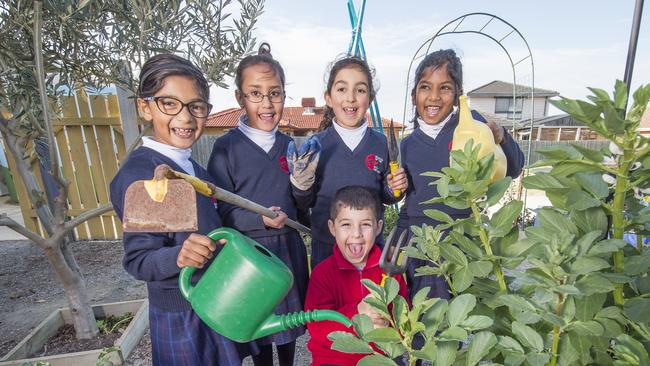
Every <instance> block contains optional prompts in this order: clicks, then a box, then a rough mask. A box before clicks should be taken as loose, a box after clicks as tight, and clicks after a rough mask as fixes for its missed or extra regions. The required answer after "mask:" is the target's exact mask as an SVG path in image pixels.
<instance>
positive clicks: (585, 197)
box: [566, 189, 602, 211]
mask: <svg viewBox="0 0 650 366" xmlns="http://www.w3.org/2000/svg"><path fill="white" fill-rule="evenodd" d="M566 205H567V207H568V208H569V209H570V210H578V211H581V210H586V209H588V208H592V207H600V206H601V205H602V202H601V201H600V200H598V199H595V198H594V197H592V196H591V195H590V194H588V193H586V192H584V191H583V190H580V189H572V190H571V191H569V194H568V195H567V199H566Z"/></svg>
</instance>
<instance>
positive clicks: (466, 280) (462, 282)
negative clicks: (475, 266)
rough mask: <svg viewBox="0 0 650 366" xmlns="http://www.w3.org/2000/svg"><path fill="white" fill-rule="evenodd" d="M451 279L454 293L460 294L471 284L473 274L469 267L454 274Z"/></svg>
mask: <svg viewBox="0 0 650 366" xmlns="http://www.w3.org/2000/svg"><path fill="white" fill-rule="evenodd" d="M451 278H452V285H453V286H454V290H456V292H462V291H465V290H467V288H468V287H469V286H470V285H471V284H472V280H473V279H474V274H473V273H472V270H471V269H469V267H464V268H462V269H461V270H460V271H458V272H456V273H454V274H453V275H452V276H451Z"/></svg>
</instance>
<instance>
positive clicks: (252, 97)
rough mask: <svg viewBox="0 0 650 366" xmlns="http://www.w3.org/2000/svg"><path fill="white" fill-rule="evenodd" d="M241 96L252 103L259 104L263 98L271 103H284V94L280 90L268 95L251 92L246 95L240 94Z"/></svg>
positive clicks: (272, 91) (255, 91)
mask: <svg viewBox="0 0 650 366" xmlns="http://www.w3.org/2000/svg"><path fill="white" fill-rule="evenodd" d="M242 95H243V96H244V98H246V99H248V100H249V101H250V102H252V103H261V102H262V101H263V100H264V97H267V98H268V99H269V101H270V102H271V103H282V102H283V101H284V92H283V91H281V90H271V91H270V92H268V94H263V93H262V92H260V91H257V90H253V91H252V92H250V93H248V94H245V93H242Z"/></svg>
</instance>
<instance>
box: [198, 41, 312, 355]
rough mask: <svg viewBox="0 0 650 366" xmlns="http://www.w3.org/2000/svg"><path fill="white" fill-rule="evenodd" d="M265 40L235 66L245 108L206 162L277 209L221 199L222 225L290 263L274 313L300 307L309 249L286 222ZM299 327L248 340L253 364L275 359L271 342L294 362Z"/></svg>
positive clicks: (286, 187)
mask: <svg viewBox="0 0 650 366" xmlns="http://www.w3.org/2000/svg"><path fill="white" fill-rule="evenodd" d="M269 51H270V48H269V47H268V44H266V43H264V44H262V46H261V47H260V51H259V54H258V55H254V56H248V57H246V58H244V59H243V60H242V61H241V62H240V64H239V66H238V67H237V71H236V76H235V84H236V85H237V91H236V92H235V96H236V98H237V101H238V102H239V105H240V106H241V107H242V108H244V109H245V111H246V114H245V115H243V116H242V117H241V118H240V120H239V125H238V127H237V128H236V129H232V130H230V131H229V132H228V133H227V134H225V135H224V136H222V137H220V138H219V139H217V141H216V142H215V143H214V147H213V149H212V154H211V156H210V160H209V162H208V171H209V172H210V174H211V175H212V176H214V177H215V180H216V182H217V185H218V186H219V187H221V188H223V189H226V190H228V191H230V192H233V193H236V194H238V195H240V196H242V197H245V198H248V199H250V200H252V201H254V202H257V203H260V204H262V205H265V206H267V207H269V208H270V209H271V210H273V211H276V212H278V214H279V215H278V216H277V217H276V218H275V219H270V218H268V217H262V216H260V215H258V214H255V213H252V212H250V211H247V210H244V209H241V208H238V207H235V206H232V205H229V204H226V203H220V204H219V213H220V214H221V216H222V217H223V220H224V224H225V225H226V226H230V227H233V228H235V229H237V230H239V231H241V232H242V233H243V234H245V235H247V236H249V237H251V238H253V239H254V240H255V241H257V242H259V243H260V244H262V245H264V246H265V247H266V248H267V249H269V250H270V251H271V252H273V253H274V254H275V255H277V256H278V257H279V258H280V259H282V261H283V262H284V263H285V264H286V265H287V266H288V267H289V268H290V269H291V271H292V272H293V275H294V284H293V286H292V287H291V289H290V291H289V294H288V295H287V296H286V297H285V299H284V300H283V302H282V303H280V304H279V305H278V306H277V307H276V309H275V312H276V314H286V313H290V312H296V311H301V310H302V309H303V306H304V299H305V295H306V291H307V282H308V270H307V252H306V249H305V245H304V243H303V241H302V238H301V237H300V234H299V233H298V232H297V231H296V230H294V229H292V228H289V227H287V226H284V223H285V222H286V220H287V218H291V219H294V220H295V219H296V206H295V203H294V202H293V198H292V197H291V188H290V183H289V171H288V168H287V159H286V155H287V146H288V145H289V142H290V141H292V140H291V138H290V137H288V136H287V135H285V134H283V133H281V132H279V131H278V123H279V122H280V118H281V117H282V110H283V108H284V98H285V93H284V81H285V78H284V71H283V69H282V66H280V64H279V63H278V62H277V61H276V60H274V59H273V58H272V57H271V54H270V53H269ZM304 332H305V328H304V327H297V328H294V329H290V330H287V331H284V332H281V333H276V334H273V335H270V336H267V337H265V338H262V339H260V340H257V341H254V342H251V343H256V344H258V345H260V349H261V352H260V354H258V355H255V356H253V362H254V363H255V364H256V365H273V349H272V343H275V344H276V346H277V349H278V356H279V360H280V365H293V358H294V350H295V339H296V338H298V337H299V336H301V335H302V334H304Z"/></svg>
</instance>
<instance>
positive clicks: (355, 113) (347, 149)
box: [289, 56, 407, 268]
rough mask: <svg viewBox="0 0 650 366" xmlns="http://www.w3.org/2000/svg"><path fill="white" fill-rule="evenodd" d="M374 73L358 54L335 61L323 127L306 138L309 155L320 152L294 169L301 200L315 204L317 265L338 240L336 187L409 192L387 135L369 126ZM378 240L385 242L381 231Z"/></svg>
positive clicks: (388, 198)
mask: <svg viewBox="0 0 650 366" xmlns="http://www.w3.org/2000/svg"><path fill="white" fill-rule="evenodd" d="M372 76H373V72H372V71H371V70H370V67H369V66H368V64H367V63H366V61H364V60H362V59H360V58H357V57H351V56H347V57H345V58H342V59H340V60H338V61H336V62H335V63H334V64H333V65H332V67H331V70H330V73H329V77H328V80H327V89H326V91H325V95H324V96H325V102H326V104H327V110H326V112H325V116H324V118H323V121H322V122H321V127H320V129H321V132H319V133H318V134H316V135H315V136H313V137H312V138H311V139H310V140H309V141H307V142H305V144H306V146H309V149H307V150H312V151H306V152H305V153H306V154H310V153H313V154H316V155H319V154H320V156H319V157H318V158H316V159H313V160H311V161H310V162H309V163H307V164H306V166H305V167H302V166H297V167H296V168H294V169H292V177H291V182H292V183H293V187H294V190H293V194H294V197H295V198H296V202H297V203H298V205H299V207H300V208H309V207H311V208H312V209H311V223H312V225H311V234H312V242H311V266H312V268H314V267H315V266H316V265H317V264H318V263H320V262H321V261H323V260H324V259H325V258H327V257H329V256H331V255H332V253H333V247H334V245H335V239H334V237H333V236H332V234H331V233H330V232H329V230H328V227H327V220H328V218H329V207H330V203H331V202H332V198H333V197H334V193H335V192H336V191H338V190H339V189H340V188H343V187H346V186H351V185H358V186H364V187H368V188H370V189H371V190H372V191H373V192H375V193H376V194H377V196H378V197H381V200H382V202H383V203H385V204H392V203H395V202H397V201H398V200H399V199H401V196H400V197H395V196H394V195H393V190H396V189H400V190H402V191H405V190H406V187H407V181H406V175H405V174H404V170H403V169H399V170H398V171H397V172H396V173H395V174H394V175H392V174H390V168H389V165H388V163H389V160H388V145H387V143H386V136H384V135H382V134H381V133H379V132H377V131H374V130H373V129H372V128H369V127H368V121H367V120H366V112H367V111H368V107H369V106H370V103H371V102H372V101H373V99H374V97H375V89H374V85H373V80H372ZM314 140H315V141H316V142H314ZM305 144H303V145H305ZM319 147H320V149H319ZM301 150H304V149H301ZM289 155H290V156H289V158H290V159H291V160H294V159H293V157H292V156H291V155H292V154H289ZM301 155H303V154H301ZM314 165H315V166H314ZM301 168H302V169H301ZM380 214H381V215H383V208H382V212H381V213H380ZM377 242H378V243H380V244H383V238H382V236H381V233H380V234H379V235H378V236H377Z"/></svg>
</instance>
